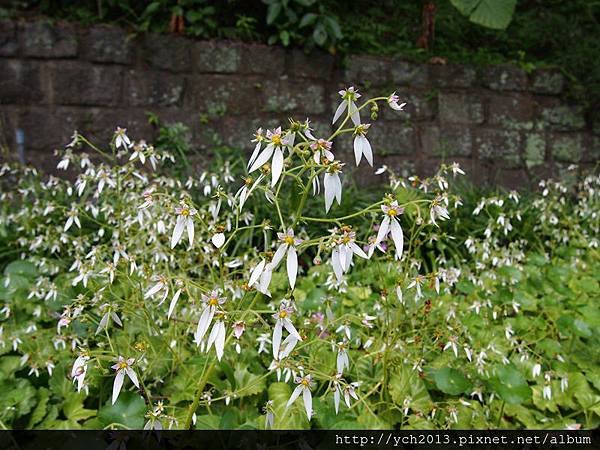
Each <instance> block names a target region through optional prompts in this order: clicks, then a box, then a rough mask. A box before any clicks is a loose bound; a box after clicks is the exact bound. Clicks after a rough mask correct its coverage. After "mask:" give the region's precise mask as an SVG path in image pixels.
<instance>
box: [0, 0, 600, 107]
mask: <svg viewBox="0 0 600 450" xmlns="http://www.w3.org/2000/svg"><path fill="white" fill-rule="evenodd" d="M515 3H516V5H515ZM489 4H490V2H489V1H487V0H486V1H483V0H481V1H479V2H478V1H466V0H414V1H405V0H382V1H377V2H374V1H367V0H351V1H347V0H343V1H342V0H322V1H316V0H262V1H261V0H243V1H242V0H223V1H219V2H214V1H208V0H155V1H150V2H139V1H135V0H82V1H73V0H37V1H36V0H13V1H10V0H9V1H8V2H7V5H5V6H2V7H0V18H1V17H2V16H5V17H37V16H40V15H44V16H48V17H50V18H52V19H67V20H75V21H79V22H83V23H88V24H91V23H97V22H109V23H116V24H119V25H121V26H126V27H128V28H131V29H132V30H134V31H138V32H142V31H155V32H165V33H180V34H186V35H190V36H195V37H199V38H225V39H241V40H250V41H260V42H265V43H269V44H281V45H284V46H296V47H304V48H306V49H307V50H310V49H312V48H315V47H317V48H319V47H320V48H323V49H325V50H327V51H330V52H335V53H342V54H348V53H370V54H378V55H402V56H405V57H407V56H408V57H412V58H415V59H418V60H429V59H430V58H432V57H441V58H446V59H447V60H449V61H451V62H469V63H482V64H489V63H501V62H507V61H510V62H517V63H519V64H521V65H522V67H523V68H524V69H526V70H533V69H534V68H537V67H544V66H556V67H559V68H560V69H561V70H563V71H564V73H565V75H567V76H568V77H569V78H570V79H571V81H572V83H571V84H572V88H571V90H570V93H571V94H572V95H575V96H577V97H578V98H579V99H585V100H586V101H588V102H589V106H590V110H593V109H594V106H595V105H597V104H598V101H599V99H600V60H599V59H598V58H597V49H598V48H600V33H599V32H598V29H599V27H598V15H599V14H600V2H594V1H589V0H569V1H564V0H519V1H514V0H497V1H494V2H493V3H492V5H493V6H494V7H493V8H490V7H488V6H489ZM500 6H501V7H500ZM512 6H514V13H511V11H512ZM482 24H485V25H487V27H486V26H482ZM503 26H506V28H505V29H502V27H503ZM493 28H500V29H493Z"/></svg>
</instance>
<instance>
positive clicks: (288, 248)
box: [271, 228, 302, 289]
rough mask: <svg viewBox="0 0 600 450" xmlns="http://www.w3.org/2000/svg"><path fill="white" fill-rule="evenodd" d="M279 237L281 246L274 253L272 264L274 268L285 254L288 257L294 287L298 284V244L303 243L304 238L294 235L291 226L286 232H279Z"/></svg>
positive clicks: (291, 281) (287, 266) (291, 282)
mask: <svg viewBox="0 0 600 450" xmlns="http://www.w3.org/2000/svg"><path fill="white" fill-rule="evenodd" d="M277 237H278V238H279V240H280V241H281V244H280V245H279V248H278V249H277V251H276V252H275V255H273V261H272V262H271V264H272V265H273V268H277V266H278V265H279V263H280V262H281V260H282V259H283V257H284V255H287V257H286V269H287V275H288V280H289V282H290V287H291V288H292V289H294V286H295V285H296V276H297V274H298V253H297V252H296V246H297V245H300V244H301V243H302V239H298V238H296V237H294V231H293V230H292V229H291V228H290V229H289V230H287V232H286V233H277Z"/></svg>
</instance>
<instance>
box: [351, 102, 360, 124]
mask: <svg viewBox="0 0 600 450" xmlns="http://www.w3.org/2000/svg"><path fill="white" fill-rule="evenodd" d="M348 112H349V113H350V119H352V122H354V125H356V126H359V125H360V112H359V111H358V108H357V107H356V103H354V102H353V101H351V102H350V103H349V104H348Z"/></svg>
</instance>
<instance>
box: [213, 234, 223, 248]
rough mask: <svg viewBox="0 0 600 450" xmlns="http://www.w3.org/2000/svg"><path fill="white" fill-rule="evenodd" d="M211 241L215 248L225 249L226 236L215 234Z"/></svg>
mask: <svg viewBox="0 0 600 450" xmlns="http://www.w3.org/2000/svg"><path fill="white" fill-rule="evenodd" d="M210 240H211V241H212V243H213V245H214V246H215V247H217V248H221V247H223V244H224V243H225V234H223V233H215V234H213V236H212V238H211V239H210Z"/></svg>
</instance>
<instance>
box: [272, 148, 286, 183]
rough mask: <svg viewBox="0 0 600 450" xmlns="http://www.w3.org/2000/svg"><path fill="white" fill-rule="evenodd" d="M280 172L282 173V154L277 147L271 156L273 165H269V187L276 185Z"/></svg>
mask: <svg viewBox="0 0 600 450" xmlns="http://www.w3.org/2000/svg"><path fill="white" fill-rule="evenodd" d="M281 172H283V152H282V151H281V147H277V149H276V150H275V153H274V154H273V164H271V187H274V186H275V185H276V184H277V181H279V177H280V176H281Z"/></svg>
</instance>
